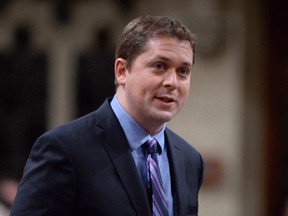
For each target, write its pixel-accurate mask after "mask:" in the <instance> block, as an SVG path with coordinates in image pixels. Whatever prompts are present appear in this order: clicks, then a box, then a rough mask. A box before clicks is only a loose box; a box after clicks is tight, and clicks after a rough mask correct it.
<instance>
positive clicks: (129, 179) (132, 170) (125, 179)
mask: <svg viewBox="0 0 288 216" xmlns="http://www.w3.org/2000/svg"><path fill="white" fill-rule="evenodd" d="M99 111H100V112H99V114H100V113H101V117H102V119H101V117H100V121H99V122H98V123H100V124H101V127H103V128H104V130H103V132H102V133H101V137H102V139H103V142H104V148H105V149H106V151H107V153H108V155H109V156H110V158H111V161H112V163H113V166H114V167H115V169H116V171H117V173H118V175H119V178H120V179H121V182H122V184H123V186H124V187H125V189H126V191H127V194H128V196H129V197H130V200H131V202H132V204H133V206H134V208H135V210H136V212H137V214H138V215H147V216H149V215H150V207H149V204H148V199H147V195H146V192H145V189H144V187H143V183H142V180H141V178H140V175H139V173H138V170H137V168H136V165H135V162H134V159H133V157H132V154H131V151H130V147H129V145H128V141H127V139H126V137H125V135H124V132H123V130H122V128H121V126H120V124H119V122H118V120H117V118H116V117H115V115H114V113H113V111H112V109H111V108H110V105H109V103H107V101H106V102H105V104H104V105H103V106H102V107H101V108H100V109H99ZM99 116H100V115H99ZM104 117H105V119H104Z"/></svg>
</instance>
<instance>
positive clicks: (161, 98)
mask: <svg viewBox="0 0 288 216" xmlns="http://www.w3.org/2000/svg"><path fill="white" fill-rule="evenodd" d="M156 98H157V99H158V100H161V101H162V102H164V103H174V102H176V100H175V99H174V98H173V97H156Z"/></svg>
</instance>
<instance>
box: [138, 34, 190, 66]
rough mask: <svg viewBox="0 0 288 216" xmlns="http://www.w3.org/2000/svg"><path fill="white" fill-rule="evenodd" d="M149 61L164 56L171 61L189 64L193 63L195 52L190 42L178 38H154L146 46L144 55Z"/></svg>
mask: <svg viewBox="0 0 288 216" xmlns="http://www.w3.org/2000/svg"><path fill="white" fill-rule="evenodd" d="M143 54H144V55H145V56H146V57H147V58H148V59H150V58H153V57H155V56H159V55H163V56H167V57H168V58H171V59H179V60H181V59H182V60H183V61H187V62H189V63H190V62H192V61H193V50H192V46H191V44H190V42H189V41H188V40H179V39H178V38H176V37H167V36H162V37H152V38H150V39H149V40H148V41H147V43H146V46H145V50H144V52H143V53H142V55H143Z"/></svg>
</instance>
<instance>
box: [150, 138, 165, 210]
mask: <svg viewBox="0 0 288 216" xmlns="http://www.w3.org/2000/svg"><path fill="white" fill-rule="evenodd" d="M157 145H158V143H157V140H156V139H154V138H153V139H151V140H149V141H147V142H146V152H147V161H146V162H147V178H148V191H149V193H148V194H151V198H150V199H151V206H152V215H153V216H168V207H167V202H166V199H165V191H164V187H163V181H162V178H161V175H160V170H159V167H158V164H157V159H156V155H157Z"/></svg>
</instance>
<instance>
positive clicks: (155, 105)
mask: <svg viewBox="0 0 288 216" xmlns="http://www.w3.org/2000/svg"><path fill="white" fill-rule="evenodd" d="M146 48H147V49H146V51H145V52H144V53H142V54H140V55H139V56H138V57H137V58H136V59H135V60H134V62H133V64H132V65H131V67H130V69H128V68H127V67H126V66H125V65H126V62H125V60H123V59H121V60H118V61H120V63H119V62H118V66H119V64H120V65H122V66H123V68H125V69H124V70H122V71H124V72H122V74H120V75H117V72H116V78H117V79H118V82H119V84H120V89H118V90H117V97H118V99H119V101H120V103H121V105H122V106H123V107H124V109H125V110H126V111H127V112H128V113H129V114H130V115H131V116H132V118H133V119H134V120H135V121H136V122H138V124H139V125H141V126H142V127H143V128H144V129H145V130H147V131H148V132H149V131H151V130H152V131H154V132H155V133H157V132H158V131H157V130H160V129H161V127H162V126H163V123H164V122H167V121H169V120H171V119H172V118H173V117H174V116H175V115H176V114H177V113H178V112H179V111H180V110H181V108H182V107H183V105H184V103H185V102H186V101H187V98H188V95H189V89H190V77H191V71H192V62H193V53H192V48H191V45H190V43H189V41H180V40H178V39H177V38H174V37H164V36H163V37H157V38H151V39H150V40H149V41H148V42H147V45H146ZM115 69H116V71H117V60H116V63H115Z"/></svg>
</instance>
